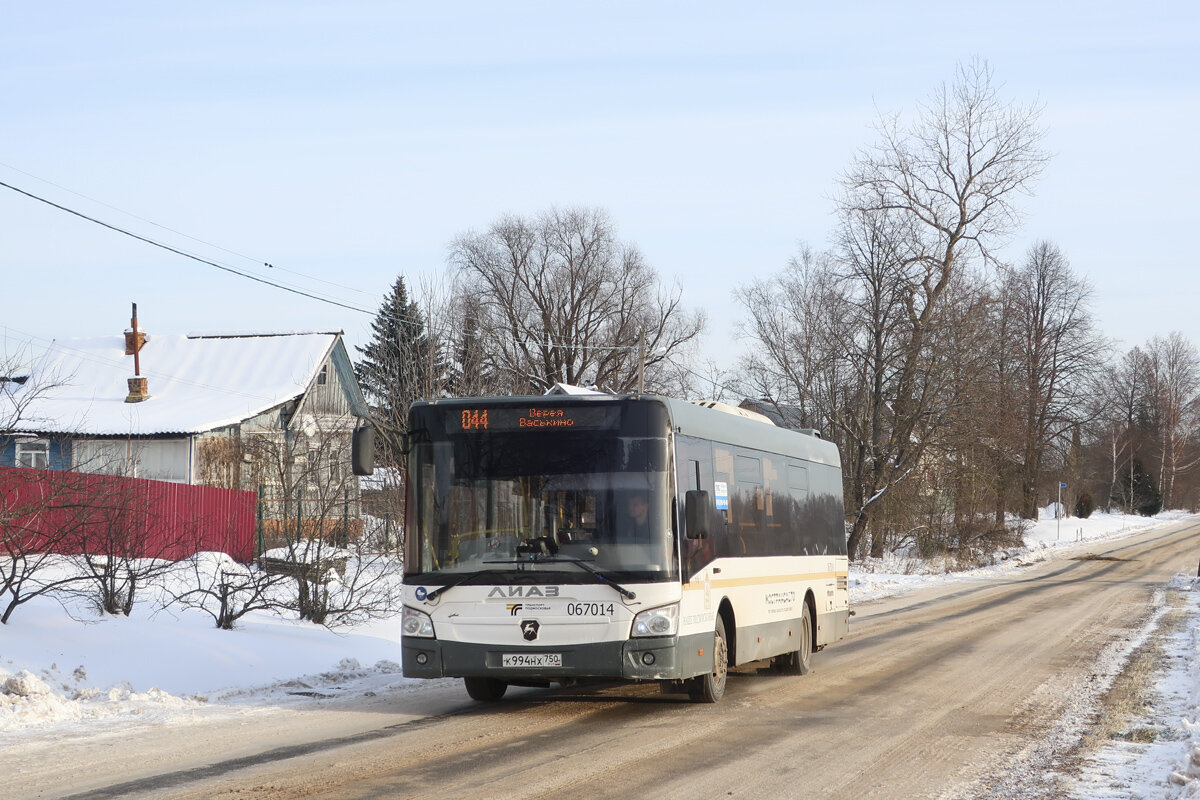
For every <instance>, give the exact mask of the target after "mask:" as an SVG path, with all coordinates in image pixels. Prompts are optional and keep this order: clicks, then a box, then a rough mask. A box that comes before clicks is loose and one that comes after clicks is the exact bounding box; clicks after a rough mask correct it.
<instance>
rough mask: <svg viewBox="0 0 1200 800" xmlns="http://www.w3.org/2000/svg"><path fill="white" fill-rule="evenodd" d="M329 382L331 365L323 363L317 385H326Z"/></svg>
mask: <svg viewBox="0 0 1200 800" xmlns="http://www.w3.org/2000/svg"><path fill="white" fill-rule="evenodd" d="M327 383H329V365H328V364H322V365H321V371H320V372H318V373H317V386H324V385H325V384H327Z"/></svg>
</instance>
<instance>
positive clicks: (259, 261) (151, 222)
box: [0, 161, 371, 296]
mask: <svg viewBox="0 0 1200 800" xmlns="http://www.w3.org/2000/svg"><path fill="white" fill-rule="evenodd" d="M0 167H5V168H6V169H11V170H12V171H13V172H19V173H21V174H22V175H25V176H28V177H30V178H33V179H34V180H38V181H41V182H42V183H45V184H47V185H49V186H53V187H54V188H56V189H61V190H62V191H64V192H67V193H68V194H73V195H75V196H76V197H81V198H83V199H84V200H87V201H89V202H92V203H96V204H97V205H101V206H104V207H105V208H111V209H112V210H113V211H116V212H118V213H121V214H124V215H125V216H127V217H132V218H134V219H136V220H139V221H140V222H145V223H146V224H147V225H153V226H154V227H156V228H159V229H161V230H164V231H167V232H168V233H173V234H175V235H176V236H182V237H183V238H185V239H191V240H192V241H193V242H196V243H198V244H202V245H204V246H205V247H211V248H213V249H214V250H220V251H221V252H223V253H228V254H229V255H231V256H236V257H238V258H242V259H245V260H246V261H251V262H253V263H255V264H262V265H263V266H264V267H267V268H269V269H275V270H279V271H280V272H287V273H290V274H292V275H296V276H298V277H301V278H307V279H308V280H312V281H317V282H318V283H323V284H325V285H327V286H334V287H336V288H338V289H345V290H346V291H348V292H355V293H357V294H361V295H366V296H370V295H371V293H370V292H368V291H365V290H363V289H356V288H354V287H353V286H346V285H345V284H341V283H337V282H335V281H328V280H325V279H324V278H320V277H318V276H316V275H307V274H305V273H303V272H297V271H296V270H292V269H287V268H286V267H279V266H276V265H275V264H272V263H270V262H267V261H263V260H262V259H259V258H252V257H250V256H248V255H245V254H244V253H239V252H237V251H236V250H230V249H229V248H227V247H222V246H221V245H219V244H213V243H212V242H207V241H205V240H203V239H200V238H198V237H195V236H192V235H191V234H188V233H184V232H183V231H178V230H175V229H174V228H170V227H168V226H166V225H161V224H159V223H157V222H155V221H154V220H152V219H147V218H146V217H142V216H138V215H137V214H134V213H133V212H131V211H126V210H124V209H122V208H118V207H117V206H114V205H112V204H111V203H106V202H104V201H103V200H97V199H96V198H94V197H90V196H88V195H86V194H83V193H82V192H77V191H75V190H74V189H71V188H69V187H66V186H62V185H61V184H57V183H55V182H54V181H51V180H47V179H46V178H42V177H40V176H38V175H34V174H33V173H32V172H26V171H25V170H23V169H20V168H19V167H14V166H13V165H11V164H5V163H4V162H2V161H0ZM10 188H11V187H10Z"/></svg>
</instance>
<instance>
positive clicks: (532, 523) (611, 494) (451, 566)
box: [405, 429, 678, 583]
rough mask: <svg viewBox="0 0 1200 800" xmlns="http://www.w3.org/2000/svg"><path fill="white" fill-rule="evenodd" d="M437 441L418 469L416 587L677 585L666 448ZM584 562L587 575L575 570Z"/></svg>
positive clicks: (413, 535) (518, 437)
mask: <svg viewBox="0 0 1200 800" xmlns="http://www.w3.org/2000/svg"><path fill="white" fill-rule="evenodd" d="M427 433H429V437H428V439H429V440H428V441H420V442H419V443H417V444H416V445H414V447H413V450H412V453H411V455H410V462H409V464H410V472H409V475H410V478H411V480H412V484H411V485H412V488H413V492H412V494H411V495H410V501H409V502H410V517H409V518H410V520H411V524H410V526H409V533H408V536H407V544H406V557H405V571H406V573H407V574H408V575H409V576H410V577H411V576H413V575H417V574H419V575H420V576H421V577H420V580H422V581H423V582H429V583H435V582H438V578H439V577H443V578H445V579H446V580H447V581H449V580H453V579H454V578H456V577H457V576H459V575H462V574H463V573H467V572H477V571H482V572H488V573H499V577H498V579H499V580H503V574H504V573H508V572H511V573H514V577H515V573H528V572H531V571H532V572H546V571H550V572H554V573H556V575H555V576H554V577H553V579H554V580H559V579H562V580H564V581H570V582H589V581H595V580H597V578H596V576H595V574H594V571H601V572H602V573H603V574H604V576H606V577H608V578H611V579H615V580H624V581H637V580H643V581H660V580H674V579H676V578H677V577H678V556H677V547H676V544H675V537H674V533H673V531H672V525H671V515H670V513H669V511H668V509H669V507H670V506H669V491H668V472H667V464H668V458H667V440H666V439H665V438H664V437H639V436H622V435H620V434H619V432H618V431H616V430H613V429H609V430H572V431H560V430H549V431H546V430H541V431H538V430H534V431H528V430H490V431H489V430H478V429H476V430H460V431H445V432H442V431H437V430H431V431H427ZM580 561H582V562H585V564H586V566H584V567H583V568H580V565H579V564H576V563H571V562H580ZM587 567H592V570H589V569H587ZM442 573H445V574H444V575H442ZM559 573H561V574H559ZM548 579H549V576H548Z"/></svg>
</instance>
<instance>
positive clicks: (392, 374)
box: [354, 275, 443, 465]
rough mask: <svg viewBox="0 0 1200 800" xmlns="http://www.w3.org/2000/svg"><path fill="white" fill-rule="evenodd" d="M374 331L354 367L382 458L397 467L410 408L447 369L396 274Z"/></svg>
mask: <svg viewBox="0 0 1200 800" xmlns="http://www.w3.org/2000/svg"><path fill="white" fill-rule="evenodd" d="M371 331H372V334H371V341H370V342H368V343H367V345H366V346H365V347H358V348H356V349H357V350H358V352H359V353H360V354H361V356H362V358H361V359H360V360H359V362H358V363H357V364H356V365H355V367H354V371H355V373H356V374H357V375H358V381H359V384H361V386H362V388H363V392H364V393H365V394H366V396H367V402H368V403H370V404H371V410H372V417H373V419H374V422H375V424H376V427H377V428H378V430H379V440H380V444H379V453H378V457H379V460H380V462H381V463H382V464H388V465H398V464H400V463H401V461H400V460H401V453H400V442H401V438H402V437H403V435H404V434H405V433H406V432H407V430H408V407H409V405H410V404H411V403H412V402H413V401H414V400H419V399H421V398H423V397H428V396H430V395H433V394H435V393H436V391H435V390H436V387H435V385H434V383H435V379H436V378H437V377H438V376H439V375H440V372H441V370H442V367H443V365H442V363H441V362H442V360H441V359H440V358H439V357H438V355H437V346H436V342H433V341H432V340H431V338H430V337H429V335H428V333H427V331H426V329H425V321H424V318H423V316H422V313H421V309H420V307H419V306H418V305H417V303H415V302H412V301H410V300H409V299H408V289H407V288H406V287H405V285H404V276H402V275H401V276H398V277H397V278H396V283H395V284H394V285H393V286H392V290H391V292H390V293H389V294H388V296H387V297H386V298H385V299H384V301H383V304H382V305H381V306H380V308H379V313H378V314H376V316H375V321H374V322H372V323H371Z"/></svg>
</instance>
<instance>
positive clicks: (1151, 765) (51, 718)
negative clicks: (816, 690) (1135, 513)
mask: <svg viewBox="0 0 1200 800" xmlns="http://www.w3.org/2000/svg"><path fill="white" fill-rule="evenodd" d="M1182 516H1183V514H1181V513H1175V512H1172V513H1165V514H1162V515H1160V516H1159V517H1157V518H1154V519H1145V518H1141V517H1123V516H1120V515H1108V514H1102V513H1096V514H1093V515H1092V517H1091V518H1089V519H1085V520H1081V519H1075V518H1068V519H1063V520H1061V521H1056V520H1055V519H1054V518H1053V514H1052V509H1047V511H1046V512H1045V513H1044V514H1043V519H1042V520H1040V521H1039V522H1037V523H1035V524H1034V525H1033V526H1032V527H1031V528H1030V529H1029V530H1028V531H1027V532H1026V534H1025V541H1026V543H1027V545H1026V547H1024V548H1021V549H1014V550H1012V551H1009V552H1007V553H1003V554H1001V555H1000V557H999V558H998V559H997V563H996V564H995V565H994V566H990V567H985V568H982V569H976V570H971V571H968V572H945V571H943V570H941V569H939V568H938V567H937V565H933V566H932V567H931V566H930V565H926V564H923V563H921V562H916V561H913V560H909V559H904V558H901V557H897V556H889V557H888V558H885V559H883V560H881V561H877V562H870V563H865V564H862V565H855V566H854V567H852V568H851V575H850V592H851V603H863V602H866V601H869V600H872V599H877V598H881V597H885V596H889V595H897V594H904V593H907V592H910V591H914V590H916V589H920V588H925V587H930V586H934V585H937V584H945V583H950V582H963V581H979V580H984V579H987V578H991V577H996V576H997V575H998V574H1001V573H1004V572H1006V571H1010V570H1016V569H1018V568H1019V566H1020V565H1021V564H1027V563H1029V562H1030V561H1031V560H1042V559H1049V558H1054V557H1056V556H1065V555H1067V554H1069V553H1071V552H1073V551H1074V550H1075V549H1076V548H1078V547H1079V546H1080V543H1081V542H1082V543H1085V544H1086V545H1094V543H1096V542H1097V541H1103V540H1111V539H1118V538H1121V537H1124V536H1128V535H1130V534H1132V533H1135V532H1138V531H1142V530H1145V529H1146V528H1148V527H1151V526H1155V525H1163V524H1166V523H1167V522H1170V521H1173V520H1176V519H1179V518H1180V517H1182ZM930 570H932V571H930ZM1166 588H1167V587H1164V590H1165V589H1166ZM1172 588H1174V589H1176V590H1182V591H1176V592H1174V596H1175V597H1177V598H1179V599H1177V600H1176V606H1177V609H1178V610H1177V612H1176V615H1177V616H1178V615H1179V614H1183V615H1184V617H1183V618H1184V623H1183V624H1181V625H1178V626H1176V627H1175V628H1174V629H1173V630H1172V632H1171V633H1170V635H1168V636H1166V637H1164V641H1163V652H1164V656H1163V659H1162V666H1161V668H1160V670H1159V672H1158V675H1157V679H1156V680H1157V682H1156V685H1155V689H1154V692H1153V702H1152V704H1151V705H1150V706H1149V707H1148V708H1147V710H1146V718H1145V719H1144V720H1140V721H1138V722H1137V725H1138V726H1139V730H1143V731H1153V735H1152V736H1145V735H1143V736H1139V737H1131V738H1133V739H1142V740H1145V739H1152V741H1143V742H1141V743H1138V742H1136V741H1125V740H1114V741H1113V742H1112V743H1111V744H1109V745H1108V746H1106V747H1104V748H1103V749H1102V750H1101V751H1100V752H1099V754H1098V755H1097V756H1096V757H1095V758H1093V759H1092V760H1090V761H1089V762H1088V763H1087V764H1086V765H1085V766H1084V768H1083V770H1082V771H1080V772H1079V773H1077V774H1076V775H1075V776H1074V777H1073V778H1072V779H1071V780H1072V781H1073V782H1074V786H1075V789H1074V791H1075V795H1074V796H1076V797H1079V798H1100V797H1111V798H1117V797H1121V798H1131V797H1144V798H1150V797H1154V798H1172V799H1173V798H1181V797H1200V631H1198V624H1200V592H1193V591H1191V589H1192V580H1191V578H1190V576H1179V577H1178V578H1177V579H1176V580H1175V581H1174V582H1173V586H1172ZM83 616H85V615H83V614H82V613H81V612H80V610H79V609H75V613H73V614H71V615H69V614H68V613H67V612H66V611H65V610H64V608H63V607H62V606H61V605H59V604H58V603H57V602H55V601H53V600H47V599H39V600H36V601H34V602H31V603H30V604H28V605H26V606H22V607H21V608H19V609H18V610H17V611H16V613H15V614H14V615H13V617H12V619H11V620H10V622H9V624H8V625H5V626H0V748H3V747H10V746H13V745H16V744H20V743H22V742H33V741H39V742H47V741H53V740H55V739H79V738H84V737H88V736H92V735H99V734H104V733H108V732H111V731H113V730H124V729H127V728H128V727H129V726H134V725H147V724H157V725H162V724H181V725H186V724H188V723H189V721H193V720H197V721H198V720H207V719H213V718H215V717H221V716H225V715H230V716H233V715H237V714H239V713H248V709H252V708H263V707H279V706H283V705H288V704H297V705H301V704H312V703H314V702H316V701H317V700H323V699H332V698H337V697H339V696H350V695H354V696H362V695H364V694H368V693H378V694H383V693H384V692H387V693H389V694H392V695H398V696H403V695H405V694H412V695H414V696H416V694H417V691H418V690H419V688H420V687H421V686H427V685H428V684H427V683H425V682H421V681H416V680H412V679H407V678H405V677H403V675H402V674H401V670H400V666H399V662H400V648H399V643H398V642H399V632H400V631H399V619H398V618H393V619H388V620H383V621H375V622H370V623H364V624H360V625H357V626H355V627H353V628H351V629H348V630H347V629H342V630H340V631H330V630H327V629H325V628H322V627H319V626H315V625H312V624H309V623H302V622H296V621H291V620H285V619H280V618H278V617H275V616H271V615H269V614H265V613H254V614H251V615H249V616H247V617H245V618H244V619H243V620H241V621H240V623H239V627H238V629H237V630H233V631H223V630H217V629H216V628H215V627H214V626H213V620H212V619H211V618H210V617H209V616H208V615H206V614H204V613H202V612H199V611H195V610H189V609H175V608H168V609H166V610H158V611H153V610H150V607H149V606H144V607H135V610H134V613H133V615H132V616H131V617H130V618H119V617H104V618H101V619H94V618H93V619H91V620H89V621H81V620H80V617H83ZM1161 617H1162V614H1161V613H1158V612H1156V613H1155V614H1153V615H1152V616H1151V621H1150V622H1149V623H1148V624H1147V628H1146V635H1149V634H1150V632H1151V631H1152V629H1153V626H1154V625H1155V624H1157V620H1158V619H1160V618H1161ZM1130 649H1132V645H1131V646H1130ZM1122 657H1124V656H1122ZM1119 668H1120V665H1119V664H1118V665H1117V666H1116V668H1115V670H1114V671H1116V670H1119ZM1084 713H1086V710H1085V711H1081V714H1084ZM1083 722H1084V721H1083V720H1067V721H1064V724H1067V725H1068V726H1071V725H1073V726H1074V727H1076V728H1078V727H1081V726H1082V724H1083ZM1060 785H1061V784H1060Z"/></svg>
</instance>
